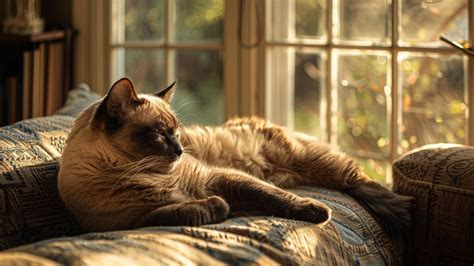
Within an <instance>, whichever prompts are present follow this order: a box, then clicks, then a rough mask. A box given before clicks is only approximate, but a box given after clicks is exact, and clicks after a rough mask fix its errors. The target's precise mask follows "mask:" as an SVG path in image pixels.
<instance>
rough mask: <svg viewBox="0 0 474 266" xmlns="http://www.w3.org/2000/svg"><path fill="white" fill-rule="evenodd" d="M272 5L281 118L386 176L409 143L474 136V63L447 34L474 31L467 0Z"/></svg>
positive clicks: (273, 70) (272, 71) (462, 36)
mask: <svg viewBox="0 0 474 266" xmlns="http://www.w3.org/2000/svg"><path fill="white" fill-rule="evenodd" d="M265 5H266V6H265V8H266V14H267V18H266V24H267V27H266V39H267V41H266V43H265V44H264V45H265V50H266V52H267V64H266V66H267V67H266V73H267V84H266V85H267V86H266V87H267V95H268V98H267V110H268V114H269V117H270V118H271V119H273V120H275V121H277V122H279V123H282V124H286V125H288V126H290V127H293V128H294V129H296V130H301V131H304V132H307V133H310V134H313V135H316V136H318V137H319V138H320V139H321V140H323V141H328V142H331V143H333V144H337V145H338V146H339V147H340V148H341V149H342V150H343V151H345V152H347V153H349V154H351V155H353V156H355V157H356V158H357V160H358V161H359V162H360V164H361V165H362V166H363V167H364V168H365V169H366V171H367V172H368V174H369V175H371V176H372V177H375V178H378V179H379V180H381V181H383V182H384V181H385V182H390V174H391V169H390V165H391V162H392V161H393V160H394V159H395V158H397V157H398V156H399V155H401V154H402V153H403V152H406V151H409V150H411V149H413V148H416V147H419V146H421V145H424V144H428V143H437V142H451V143H462V144H467V143H469V141H471V142H470V143H471V144H472V143H473V142H474V140H473V139H472V132H471V131H474V123H473V119H472V118H471V119H470V120H469V117H472V116H473V115H474V112H473V111H472V109H471V116H469V114H468V112H469V108H468V106H469V105H468V99H469V97H471V98H470V99H472V97H473V96H472V94H474V92H473V86H474V84H473V81H472V80H473V78H472V74H470V75H469V74H468V73H469V71H471V73H472V71H473V70H472V69H471V70H469V68H468V60H469V59H468V58H467V56H465V55H463V54H461V53H459V52H458V51H456V50H453V49H451V48H448V47H446V45H444V44H443V43H441V42H440V41H439V36H440V35H441V34H443V35H446V36H448V37H450V38H452V39H455V40H463V41H466V42H467V40H468V38H469V31H470V32H471V38H472V37H473V36H472V35H474V33H473V31H474V28H472V27H473V26H472V22H470V23H471V24H469V21H468V12H469V11H468V1H467V0H458V1H418V0H397V1H390V0H364V1H360V0H358V1H355V0H354V1H351V0H335V1H323V0H281V1H271V0H267V1H266V2H265ZM470 12H471V13H473V11H472V7H471V11H470ZM473 15H474V14H471V17H472V16H473ZM469 25H471V26H469ZM469 27H471V28H469ZM470 60H473V59H470ZM469 76H471V79H469V78H468V77H469ZM469 82H470V83H469ZM468 88H471V89H468ZM282 106H283V108H282ZM469 129H471V130H469ZM469 134H471V137H470V138H471V139H470V140H469ZM387 176H388V179H386V177H387Z"/></svg>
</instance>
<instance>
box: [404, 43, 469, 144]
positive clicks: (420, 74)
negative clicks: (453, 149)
mask: <svg viewBox="0 0 474 266" xmlns="http://www.w3.org/2000/svg"><path fill="white" fill-rule="evenodd" d="M399 62H400V64H399V68H400V71H399V73H400V76H401V77H400V79H401V80H400V87H401V91H402V95H401V97H402V98H401V101H400V102H401V106H402V108H401V111H402V125H401V128H400V130H401V132H400V134H401V141H400V142H399V143H400V147H399V152H405V151H408V150H410V149H413V148H416V147H419V146H421V145H424V144H430V143H437V142H451V143H465V141H466V135H467V134H466V132H465V128H466V112H467V103H466V100H465V99H466V97H465V95H466V83H465V78H466V77H465V74H464V73H465V72H464V71H465V67H466V66H465V61H464V58H463V57H462V56H459V55H437V54H419V53H408V52H405V53H400V55H399Z"/></svg>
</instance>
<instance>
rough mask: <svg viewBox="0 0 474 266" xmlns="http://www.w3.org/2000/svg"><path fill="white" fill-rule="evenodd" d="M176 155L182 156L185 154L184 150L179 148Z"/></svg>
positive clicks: (175, 151)
mask: <svg viewBox="0 0 474 266" xmlns="http://www.w3.org/2000/svg"><path fill="white" fill-rule="evenodd" d="M174 153H176V155H178V156H181V154H183V149H182V148H177V149H176V150H174Z"/></svg>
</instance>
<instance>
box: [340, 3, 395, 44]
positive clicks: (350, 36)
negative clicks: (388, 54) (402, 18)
mask: <svg viewBox="0 0 474 266" xmlns="http://www.w3.org/2000/svg"><path fill="white" fill-rule="evenodd" d="M335 10H336V12H337V13H336V17H335V18H334V21H335V26H336V27H335V28H334V30H335V32H334V39H335V42H338V41H342V42H343V41H346V42H347V41H351V42H363V43H364V44H367V45H370V44H374V43H375V44H390V34H391V22H390V20H391V16H390V10H391V5H390V1H387V0H366V1H360V0H346V1H344V0H339V1H335Z"/></svg>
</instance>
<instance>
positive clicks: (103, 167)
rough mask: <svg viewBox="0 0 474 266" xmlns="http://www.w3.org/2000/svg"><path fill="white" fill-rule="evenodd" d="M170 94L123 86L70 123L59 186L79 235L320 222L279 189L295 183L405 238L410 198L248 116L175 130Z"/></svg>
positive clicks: (320, 213) (316, 205)
mask: <svg viewBox="0 0 474 266" xmlns="http://www.w3.org/2000/svg"><path fill="white" fill-rule="evenodd" d="M174 92H175V84H172V85H171V86H169V87H168V88H166V89H165V90H163V91H161V92H159V93H157V94H155V95H146V94H137V93H136V92H135V89H134V86H133V84H132V82H131V81H130V80H129V79H126V78H123V79H120V80H119V81H117V82H116V83H115V84H114V85H113V86H112V87H111V88H110V90H109V92H108V94H107V96H105V97H104V98H103V99H102V100H99V101H98V102H96V103H94V104H92V105H91V106H89V107H88V108H87V109H85V110H84V111H83V112H82V113H81V115H80V116H79V117H78V118H77V120H76V122H75V125H74V127H73V129H72V131H71V133H70V135H69V137H68V140H67V145H66V148H65V150H64V153H63V156H62V160H61V167H60V173H59V181H58V187H59V192H60V195H61V198H62V199H63V201H64V202H65V204H66V206H67V207H68V208H69V209H70V210H71V212H72V213H73V214H74V216H75V217H76V218H77V219H78V221H79V222H80V224H81V226H82V228H83V229H84V231H88V232H91V231H108V230H122V229H133V228H138V227H144V226H161V225H189V226H197V225H202V224H210V223H219V222H222V221H224V220H225V219H226V218H228V217H229V214H230V212H232V211H237V210H241V211H263V212H265V213H267V214H269V215H274V216H278V217H284V218H289V219H297V220H302V221H307V222H310V223H314V224H321V223H325V222H327V221H328V220H329V219H330V217H331V209H330V208H328V207H327V206H326V205H325V204H323V203H321V202H319V201H317V200H315V199H311V198H305V197H301V196H298V195H296V194H293V193H290V192H288V191H285V190H283V188H291V187H295V186H300V185H311V186H321V187H327V188H331V189H336V190H340V191H344V192H345V193H347V194H349V195H350V196H352V197H353V198H355V199H356V200H357V201H358V202H359V203H361V204H362V205H363V206H364V207H365V208H366V209H367V210H368V211H369V212H371V213H372V215H373V216H374V217H375V218H376V219H377V220H378V221H379V222H380V224H381V226H382V227H383V228H384V229H385V230H386V231H387V232H388V234H389V235H391V236H397V235H398V234H400V233H402V232H404V231H406V229H407V227H408V224H409V208H410V206H411V204H412V199H411V198H409V197H404V196H399V195H396V194H394V193H392V192H390V191H389V190H388V189H386V188H385V187H383V186H381V185H379V184H378V183H376V182H375V181H373V180H371V179H370V178H369V177H368V176H367V175H366V174H365V173H364V172H363V171H362V170H361V168H360V167H359V166H357V165H356V163H355V162H354V160H352V159H351V158H349V157H347V156H345V155H344V154H343V153H340V152H338V151H336V150H335V149H333V148H332V147H330V146H329V145H327V144H324V143H320V142H318V141H317V140H316V139H315V138H313V137H311V136H308V135H305V134H303V133H298V132H292V131H289V130H288V129H286V128H284V127H281V126H278V125H275V124H272V123H270V122H268V121H266V120H263V119H260V118H256V117H250V118H235V119H231V120H229V121H227V122H226V123H225V124H224V125H222V126H218V127H207V126H190V127H184V126H181V125H180V122H179V120H178V118H177V116H176V114H175V113H174V111H173V110H172V108H171V106H170V102H171V100H172V98H173V94H174Z"/></svg>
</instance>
